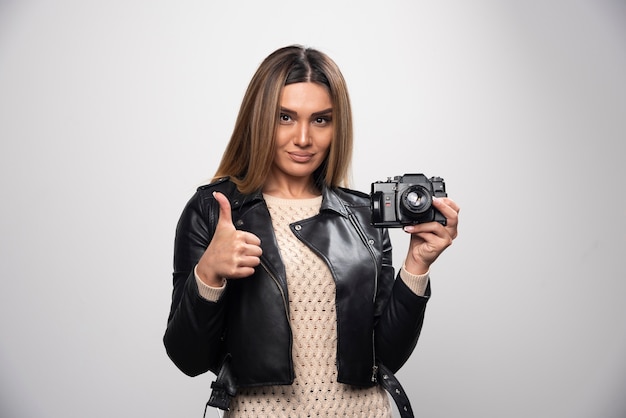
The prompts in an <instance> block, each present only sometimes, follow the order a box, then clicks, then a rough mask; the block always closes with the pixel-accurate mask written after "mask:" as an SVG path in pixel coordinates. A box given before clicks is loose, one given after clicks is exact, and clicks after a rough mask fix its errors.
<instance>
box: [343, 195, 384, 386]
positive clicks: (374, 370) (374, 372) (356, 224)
mask: <svg viewBox="0 0 626 418" xmlns="http://www.w3.org/2000/svg"><path fill="white" fill-rule="evenodd" d="M346 209H348V208H346ZM348 219H350V223H351V224H352V226H354V229H356V231H357V233H358V234H359V237H361V241H363V244H365V246H366V247H367V250H368V251H369V253H370V257H372V261H373V262H374V266H375V267H376V268H375V271H376V276H375V277H374V294H373V295H372V301H373V302H374V303H375V302H376V294H377V293H378V264H377V263H376V256H375V255H374V250H373V249H372V246H371V244H370V242H369V240H368V239H367V236H366V235H365V232H364V231H363V229H362V228H361V225H360V224H359V222H358V220H357V219H356V217H355V216H354V214H353V213H352V212H350V211H348ZM372 361H373V364H372V383H376V382H377V381H378V378H377V375H378V365H377V364H376V331H375V330H372Z"/></svg>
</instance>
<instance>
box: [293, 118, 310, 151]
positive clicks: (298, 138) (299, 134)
mask: <svg viewBox="0 0 626 418" xmlns="http://www.w3.org/2000/svg"><path fill="white" fill-rule="evenodd" d="M293 142H294V144H296V145H297V146H299V147H306V146H309V145H311V134H310V132H309V124H308V123H302V124H300V126H298V128H297V130H296V132H295V135H294V139H293Z"/></svg>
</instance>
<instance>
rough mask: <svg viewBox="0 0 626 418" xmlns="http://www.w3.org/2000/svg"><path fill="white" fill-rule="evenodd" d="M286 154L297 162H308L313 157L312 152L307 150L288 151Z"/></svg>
mask: <svg viewBox="0 0 626 418" xmlns="http://www.w3.org/2000/svg"><path fill="white" fill-rule="evenodd" d="M288 154H289V157H290V158H291V159H292V160H293V161H295V162H297V163H308V162H309V161H311V159H312V158H313V154H311V153H308V152H289V153H288Z"/></svg>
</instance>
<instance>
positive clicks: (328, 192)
mask: <svg viewBox="0 0 626 418" xmlns="http://www.w3.org/2000/svg"><path fill="white" fill-rule="evenodd" d="M233 185H234V184H233ZM233 189H234V190H233V191H232V195H231V198H230V199H231V202H230V205H231V207H232V209H239V208H240V207H242V206H245V205H250V204H253V203H255V202H258V201H263V200H264V199H263V192H262V191H261V190H258V191H256V192H254V193H251V194H243V193H240V192H239V190H237V188H236V187H234V188H233ZM327 210H330V211H333V212H336V213H338V214H340V215H341V216H344V217H348V211H347V210H346V207H345V205H344V203H343V201H342V200H341V198H340V197H339V196H338V195H337V192H336V190H335V189H334V188H332V187H327V186H325V185H324V186H322V206H321V208H320V212H322V211H327Z"/></svg>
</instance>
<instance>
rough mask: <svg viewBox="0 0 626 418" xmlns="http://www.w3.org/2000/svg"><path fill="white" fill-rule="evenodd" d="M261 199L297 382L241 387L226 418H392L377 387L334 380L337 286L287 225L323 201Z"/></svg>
mask: <svg viewBox="0 0 626 418" xmlns="http://www.w3.org/2000/svg"><path fill="white" fill-rule="evenodd" d="M264 198H265V201H266V203H267V207H268V209H269V211H270V215H271V217H272V224H273V227H274V231H275V234H276V239H277V242H278V246H279V249H280V254H281V257H282V259H283V262H284V264H285V270H286V274H287V288H288V291H289V315H290V318H291V327H292V333H293V362H294V371H295V376H296V378H295V380H294V383H293V385H291V386H266V387H259V388H243V389H240V391H239V392H238V394H237V396H236V397H235V398H234V399H233V400H232V402H231V410H230V411H229V412H227V413H226V414H225V415H224V416H225V417H229V418H263V417H267V418H277V417H351V418H352V417H354V418H356V417H363V418H389V417H391V406H390V404H389V398H388V396H387V393H386V392H385V391H384V389H382V388H381V387H380V386H375V387H371V388H357V387H353V386H349V385H345V384H342V383H338V382H337V366H336V356H337V329H336V323H337V318H336V313H335V283H334V280H333V278H332V276H331V274H330V271H329V270H328V267H327V266H326V264H324V262H323V261H322V260H321V259H320V258H319V257H318V256H317V255H315V254H314V253H313V252H312V251H311V250H310V249H309V248H308V247H307V246H305V245H304V244H303V243H302V242H300V241H299V240H298V239H297V238H296V237H295V236H294V235H293V233H292V232H291V230H290V229H289V224H291V223H293V222H296V221H298V220H302V219H306V218H310V217H312V216H314V215H316V214H317V213H319V209H320V205H321V202H322V197H321V196H320V197H317V198H313V199H290V200H285V199H279V198H276V197H273V196H269V195H264ZM403 270H404V269H403ZM402 273H404V274H405V275H406V273H407V272H406V271H403V272H402ZM408 276H411V275H408ZM424 276H425V277H424ZM424 276H412V277H408V280H406V281H407V284H409V286H410V287H411V288H413V289H414V291H415V290H418V291H422V292H423V288H424V287H425V284H426V283H427V281H428V277H427V275H424ZM403 278H404V276H403ZM411 281H412V282H413V283H410V282H411ZM198 285H199V287H200V293H201V294H202V295H203V296H204V297H206V298H207V299H210V300H216V299H217V298H218V297H219V294H221V290H222V289H219V290H218V289H215V288H207V286H206V285H203V283H201V282H199V283H198ZM416 288H418V289H416Z"/></svg>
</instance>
